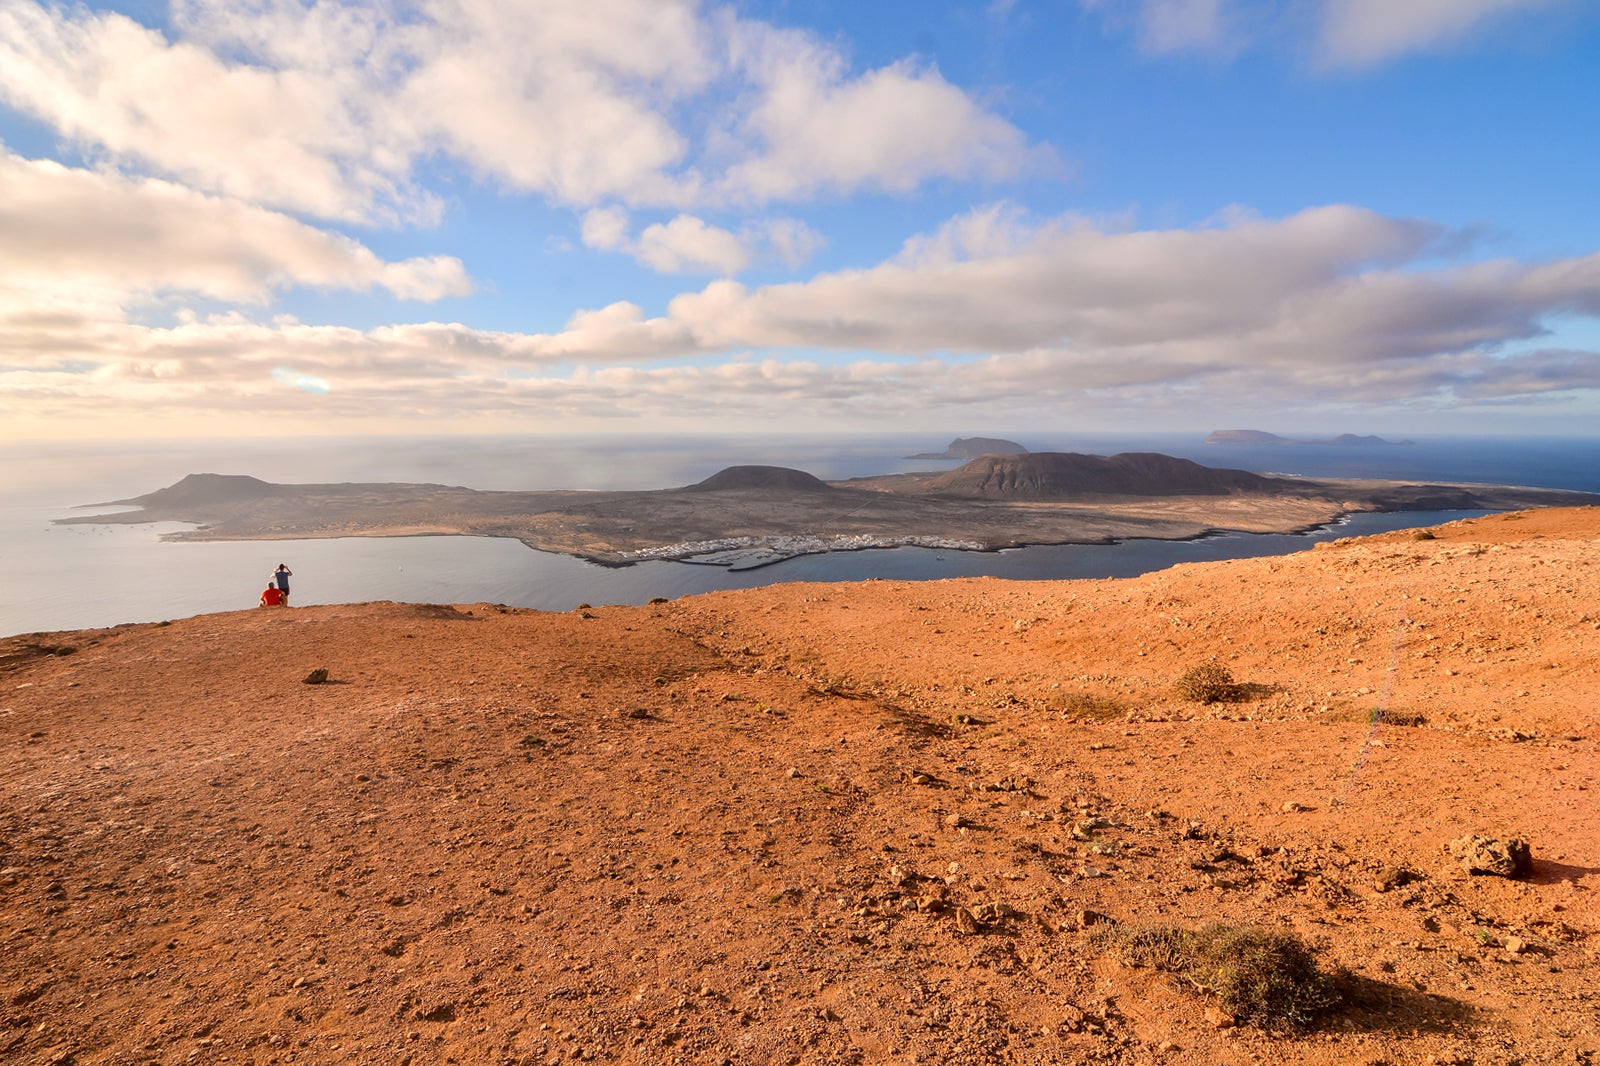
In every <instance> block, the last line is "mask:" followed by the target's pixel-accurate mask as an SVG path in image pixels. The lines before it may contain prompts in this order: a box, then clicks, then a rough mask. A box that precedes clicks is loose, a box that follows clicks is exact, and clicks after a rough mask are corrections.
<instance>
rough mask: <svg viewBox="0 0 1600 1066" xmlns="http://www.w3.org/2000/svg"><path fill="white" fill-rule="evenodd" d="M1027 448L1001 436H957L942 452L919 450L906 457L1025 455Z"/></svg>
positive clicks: (963, 457) (955, 457) (943, 457)
mask: <svg viewBox="0 0 1600 1066" xmlns="http://www.w3.org/2000/svg"><path fill="white" fill-rule="evenodd" d="M1027 454H1028V449H1026V448H1024V447H1023V446H1022V445H1020V444H1018V443H1017V442H1016V441H1014V440H1005V439H1003V438H1001V437H957V438H956V439H955V440H953V441H951V442H950V446H949V447H948V448H946V449H945V450H944V451H942V452H920V453H918V454H917V455H908V456H906V458H907V459H979V458H982V457H983V456H985V455H1027Z"/></svg>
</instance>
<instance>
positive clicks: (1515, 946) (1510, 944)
mask: <svg viewBox="0 0 1600 1066" xmlns="http://www.w3.org/2000/svg"><path fill="white" fill-rule="evenodd" d="M1502 946H1503V947H1504V948H1505V949H1506V950H1507V951H1509V952H1510V953H1511V954H1513V955H1521V954H1522V953H1523V952H1524V951H1527V950H1528V942H1527V941H1526V940H1524V939H1522V938H1521V937H1520V936H1508V937H1506V940H1505V943H1504V944H1503V945H1502Z"/></svg>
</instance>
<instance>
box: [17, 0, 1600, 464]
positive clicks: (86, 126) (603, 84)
mask: <svg viewBox="0 0 1600 1066" xmlns="http://www.w3.org/2000/svg"><path fill="white" fill-rule="evenodd" d="M1595 55H1600V9H1597V7H1596V5H1594V4H1593V3H1592V2H1589V0H1301V2H1293V3H1287V2H1278V3H1274V2H1268V0H992V2H989V3H938V2H929V0H924V2H921V3H904V2H900V0H882V2H876V3H872V4H862V3H859V2H856V3H848V4H847V3H816V2H807V3H798V2H793V3H787V2H778V0H772V2H755V0H747V2H743V3H739V2H735V3H725V4H718V3H709V2H708V3H692V2H687V0H680V2H674V0H581V2H579V0H538V2H527V3H521V4H507V3H489V2H487V0H431V2H420V3H352V2H340V0H317V2H306V0H248V2H244V3H238V2H234V3H226V2H218V0H180V2H177V3H173V4H170V5H168V4H162V3H125V4H115V5H105V6H93V5H90V6H76V5H57V4H43V3H38V2H35V0H0V418H3V421H4V427H5V428H4V429H0V433H3V434H6V435H8V436H11V437H13V438H15V439H24V438H51V437H68V438H72V437H103V436H110V437H145V436H183V435H196V436H217V435H265V434H280V433H284V432H302V433H305V432H318V433H375V434H377V433H396V432H402V433H463V432H467V433H470V432H524V431H525V432H562V431H571V432H594V431H611V432H640V433H670V432H688V431H692V432H697V433H699V432H707V431H715V430H727V431H731V432H742V433H749V432H758V431H763V430H770V431H774V432H785V433H790V432H796V431H802V430H822V431H837V432H865V431H869V430H881V429H889V428H895V429H906V430H916V431H924V430H926V431H929V432H941V433H942V432H950V433H952V434H954V433H975V432H998V431H1017V432H1020V431H1023V430H1032V431H1036V432H1045V431H1052V430H1053V431H1060V430H1067V429H1071V430H1096V429H1104V430H1111V429H1115V430H1127V429H1152V430H1154V429H1193V430H1206V429H1211V428H1232V427H1248V428H1263V429H1270V430H1275V431H1280V432H1295V431H1299V430H1303V429H1308V428H1309V429H1316V430H1322V431H1330V432H1339V431H1358V432H1378V433H1386V432H1387V433H1392V434H1395V435H1417V434H1419V433H1428V432H1439V433H1445V432H1452V433H1453V432H1481V433H1526V432H1540V433H1585V434H1592V433H1594V432H1596V430H1595V428H1594V427H1595V426H1597V425H1600V421H1597V415H1600V214H1597V212H1595V211H1594V209H1593V201H1594V198H1595V194H1594V189H1595V188H1596V187H1597V186H1600V148H1597V143H1600V142H1597V138H1596V137H1595V135H1594V129H1595V125H1596V119H1597V117H1600V103H1597V101H1600V65H1597V64H1595V63H1594V62H1593V57H1594V56H1595Z"/></svg>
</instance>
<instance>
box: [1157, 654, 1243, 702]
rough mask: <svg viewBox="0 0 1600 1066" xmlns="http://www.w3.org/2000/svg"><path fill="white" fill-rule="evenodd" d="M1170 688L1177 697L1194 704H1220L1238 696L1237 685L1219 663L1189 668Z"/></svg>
mask: <svg viewBox="0 0 1600 1066" xmlns="http://www.w3.org/2000/svg"><path fill="white" fill-rule="evenodd" d="M1172 687H1173V688H1174V689H1176V690H1177V692H1178V695H1180V696H1182V697H1183V698H1184V699H1186V700H1194V701H1195V702H1196V703H1221V702H1223V701H1224V700H1231V699H1235V698H1237V697H1238V695H1239V685H1238V684H1237V683H1235V681H1234V680H1233V675H1232V674H1231V673H1229V672H1228V668H1227V667H1226V666H1223V665H1222V664H1221V663H1201V664H1200V665H1199V666H1195V667H1191V668H1190V669H1188V670H1185V671H1184V673H1183V676H1182V677H1180V678H1178V680H1177V681H1175V682H1173V685H1172Z"/></svg>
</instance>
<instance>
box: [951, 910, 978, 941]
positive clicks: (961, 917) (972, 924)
mask: <svg viewBox="0 0 1600 1066" xmlns="http://www.w3.org/2000/svg"><path fill="white" fill-rule="evenodd" d="M956 929H957V930H958V931H959V932H961V933H963V934H965V935H966V936H976V935H977V934H979V933H981V932H983V923H982V922H980V921H978V919H977V917H976V916H975V915H974V914H973V913H972V912H971V911H969V910H967V908H965V907H957V908H956Z"/></svg>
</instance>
